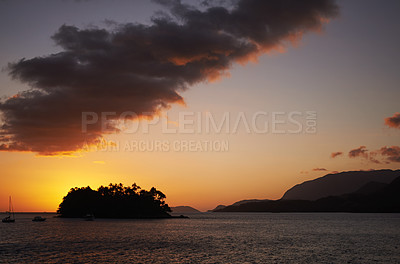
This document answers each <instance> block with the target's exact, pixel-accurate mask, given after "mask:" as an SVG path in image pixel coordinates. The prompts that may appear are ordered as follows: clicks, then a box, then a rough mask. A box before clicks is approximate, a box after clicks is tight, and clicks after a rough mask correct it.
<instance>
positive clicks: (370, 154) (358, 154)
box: [331, 146, 400, 164]
mask: <svg viewBox="0 0 400 264" xmlns="http://www.w3.org/2000/svg"><path fill="white" fill-rule="evenodd" d="M335 153H337V152H333V153H332V154H331V157H333V156H334V154H335ZM348 156H349V158H363V159H366V160H367V161H368V162H372V163H375V164H390V163H392V162H400V147H399V146H391V147H386V146H384V147H382V148H380V149H378V150H374V151H368V150H367V148H366V146H360V147H358V148H356V149H352V150H350V151H349V154H348Z"/></svg>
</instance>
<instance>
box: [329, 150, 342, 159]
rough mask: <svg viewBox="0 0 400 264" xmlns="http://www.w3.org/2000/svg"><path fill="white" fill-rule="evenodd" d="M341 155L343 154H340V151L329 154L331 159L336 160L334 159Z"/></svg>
mask: <svg viewBox="0 0 400 264" xmlns="http://www.w3.org/2000/svg"><path fill="white" fill-rule="evenodd" d="M342 155H343V152H341V151H338V152H332V153H331V158H336V157H339V156H342Z"/></svg>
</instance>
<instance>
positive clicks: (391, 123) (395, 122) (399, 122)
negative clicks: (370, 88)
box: [385, 113, 400, 128]
mask: <svg viewBox="0 0 400 264" xmlns="http://www.w3.org/2000/svg"><path fill="white" fill-rule="evenodd" d="M385 125H387V126H388V127H393V128H400V113H395V114H394V115H393V116H391V117H387V118H385Z"/></svg>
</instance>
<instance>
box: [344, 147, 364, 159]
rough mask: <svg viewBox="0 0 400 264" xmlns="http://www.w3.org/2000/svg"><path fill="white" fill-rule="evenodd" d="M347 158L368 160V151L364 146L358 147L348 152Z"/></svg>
mask: <svg viewBox="0 0 400 264" xmlns="http://www.w3.org/2000/svg"><path fill="white" fill-rule="evenodd" d="M349 157H350V158H357V157H363V158H368V150H367V149H366V146H360V147H359V148H356V149H352V150H350V151H349Z"/></svg>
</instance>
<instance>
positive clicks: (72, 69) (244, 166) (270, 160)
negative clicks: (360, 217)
mask: <svg viewBox="0 0 400 264" xmlns="http://www.w3.org/2000/svg"><path fill="white" fill-rule="evenodd" d="M239 2H240V1H239ZM284 2H285V1H284ZM176 3H177V2H175V4H170V5H168V4H167V5H160V4H157V3H156V2H149V1H145V0H141V1H123V0H119V1H113V2H109V1H98V2H96V3H94V1H72V0H71V1H61V0H60V1H52V2H51V3H50V2H48V1H0V28H1V32H2V34H1V36H0V38H1V39H0V43H1V44H0V63H1V67H2V68H3V69H4V70H3V71H1V72H0V91H1V93H0V96H1V101H0V117H1V121H0V122H1V123H0V124H2V126H1V129H0V150H1V151H0V168H1V174H0V211H6V210H7V209H8V196H10V195H11V196H12V199H13V204H14V208H15V211H17V212H18V211H47V212H54V211H56V210H57V207H58V205H59V203H60V202H61V200H62V198H63V196H65V195H66V194H67V192H68V190H69V189H70V188H72V187H82V186H91V187H92V188H97V187H99V186H100V185H108V184H109V183H120V182H121V183H124V184H125V185H130V184H132V183H137V184H138V185H139V186H141V187H142V188H145V189H149V188H151V187H152V186H154V187H156V188H157V189H159V190H161V191H162V192H164V193H165V194H166V196H167V203H168V204H169V205H170V206H178V205H188V206H192V207H194V208H196V209H199V210H202V211H205V210H208V209H213V208H214V207H215V206H217V205H219V204H224V205H228V204H232V203H234V202H236V201H239V200H243V199H253V198H259V199H278V198H280V197H281V196H282V195H283V193H284V192H285V191H286V190H287V189H288V188H290V187H292V186H293V185H295V184H297V183H300V182H303V181H306V180H310V179H314V178H317V177H320V176H323V175H325V174H327V173H331V172H335V171H349V170H370V169H398V168H399V165H400V147H399V145H400V141H399V136H400V114H399V112H400V107H399V98H400V89H399V83H400V75H399V74H398V73H399V72H400V54H399V52H398V47H399V46H400V34H398V31H399V27H398V22H397V15H398V13H399V11H400V3H399V2H398V1H394V0H393V1H385V4H383V3H382V2H380V1H378V0H368V1H361V0H359V1H320V2H318V1H316V2H313V1H310V2H309V3H308V4H307V5H304V6H303V7H302V8H300V7H298V6H293V5H290V1H288V3H289V4H287V5H285V6H284V7H285V8H287V10H288V11H287V12H289V13H290V12H292V13H290V14H292V15H291V16H290V17H284V16H283V15H280V14H279V13H277V11H276V10H279V8H278V7H279V5H280V4H277V3H275V1H272V2H270V3H269V4H265V3H264V4H262V5H261V6H260V7H257V8H254V7H251V6H246V5H245V4H243V5H239V4H238V5H237V6H235V5H233V6H224V7H223V8H224V10H227V11H226V13H224V12H222V13H218V12H219V11H218V12H217V11H216V10H217V9H212V7H211V6H204V5H203V6H202V5H200V4H199V3H200V1H183V3H184V4H176ZM225 4H226V3H225ZM264 5H265V6H264ZM274 5H277V6H274ZM221 8H222V7H221ZM263 8H265V10H264V9H263ZM275 8H276V9H275ZM160 10H162V11H163V12H166V13H170V19H172V20H168V19H167V18H165V17H158V18H157V19H155V18H154V17H155V14H159V13H157V11H160ZM177 10H178V11H177ZM179 10H180V11H179ZM218 10H222V9H218ZM258 10H263V12H262V13H260V12H259V11H258ZM213 12H216V13H215V14H217V15H215V14H214V13H213ZM268 12H271V13H268ZM237 14H241V15H242V16H246V15H248V16H249V17H255V19H254V21H253V22H254V23H255V24H246V23H250V22H248V21H247V20H246V21H247V22H246V21H245V20H244V21H241V20H240V19H239V18H240V16H237ZM221 16H224V21H231V22H229V23H228V24H227V25H224V24H223V22H221V21H222V20H221V21H219V20H218V18H219V17H221ZM152 17H153V19H151V18H152ZM215 17H217V18H215ZM264 17H268V19H265V21H264V20H263V18H264ZM211 18H212V19H216V21H217V22H220V23H216V22H215V23H214V24H213V25H210V23H208V22H207V21H210V19H211ZM229 19H231V20H229ZM166 21H169V22H168V23H170V24H168V23H167V22H166ZM263 23H265V24H263ZM258 24H260V25H261V26H260V28H261V29H260V28H259V27H258V26H257V25H258ZM167 25H168V26H167ZM214 25H218V26H220V27H221V28H218V26H214ZM239 28H240V30H239ZM266 28H268V29H266ZM250 29H252V30H251V32H250ZM258 30H259V31H258ZM221 32H222V33H221ZM271 32H272V33H271ZM22 58H25V60H21V59H22ZM124 111H133V112H137V113H138V116H139V120H137V119H135V120H133V121H132V120H130V121H129V122H127V123H128V124H129V125H132V124H135V123H136V124H138V125H139V129H138V131H135V132H132V131H131V132H129V131H128V132H127V131H126V127H125V130H124V127H123V126H122V127H121V123H119V124H117V121H122V120H121V119H118V117H119V116H120V114H121V113H123V112H124ZM308 111H311V112H312V113H315V115H316V117H315V118H314V119H313V120H315V122H316V123H315V124H316V126H315V128H316V130H315V131H312V132H310V131H307V130H306V128H307V126H308V125H307V113H308ZM82 112H94V113H97V114H98V115H100V113H101V112H115V115H114V116H111V118H110V119H112V121H114V122H111V123H108V124H107V127H108V128H110V129H111V131H104V129H103V130H102V129H101V127H100V125H101V124H100V122H97V123H94V124H89V125H87V128H88V131H87V132H86V133H84V132H83V131H82V115H81V114H82ZM144 112H146V113H147V114H143V113H144ZM260 112H262V113H263V114H262V115H259V119H257V122H256V127H257V128H260V127H263V126H265V124H268V131H264V132H260V131H258V132H257V131H254V126H252V124H251V122H252V117H254V115H255V114H256V113H260ZM294 112H295V113H297V114H296V115H294V117H293V118H294V121H296V122H297V123H296V122H293V121H291V120H290V119H289V116H290V113H294ZM182 113H188V114H187V116H186V119H185V120H186V121H187V120H189V121H188V123H186V124H183V123H184V121H183V120H182V119H181V120H180V119H179V118H180V115H182ZM192 113H194V114H192ZM207 113H210V114H211V115H212V116H213V117H214V118H215V120H216V121H221V120H222V119H223V116H224V114H226V113H229V115H230V118H231V119H230V124H229V126H228V127H229V129H228V130H229V131H226V130H224V129H223V130H222V131H221V132H218V131H210V132H209V133H207V131H206V122H207V121H205V118H206V115H207ZM242 114H243V116H245V119H246V121H248V123H249V124H250V131H249V130H248V129H247V127H246V124H245V123H244V122H245V121H243V119H242V121H239V122H238V125H237V127H236V129H234V127H235V122H237V120H238V117H239V116H240V115H242ZM199 117H200V119H199ZM154 118H156V119H159V122H157V123H156V122H155V119H154ZM274 120H275V121H276V120H278V122H279V121H281V122H282V123H277V124H276V127H275V130H274V128H273V122H274ZM191 121H193V123H191ZM132 122H133V123H132ZM127 123H125V125H127ZM299 124H300V125H301V129H298V128H299ZM166 126H167V127H168V129H172V130H173V129H176V132H168V133H166V132H165V127H166ZM199 126H200V129H199V130H198V127H199ZM144 127H148V131H145V130H146V129H143V128H144ZM117 128H120V130H118V129H117ZM182 128H187V129H188V131H182V130H180V129H182ZM296 129H298V130H299V131H296V132H293V131H294V130H296ZM277 130H279V131H283V132H279V131H277ZM291 131H292V132H291ZM99 141H101V142H105V141H106V142H113V144H114V145H115V144H116V145H117V146H118V147H119V148H118V149H117V148H115V147H114V148H113V147H112V146H113V144H110V146H109V148H106V149H96V148H95V146H96V144H97V143H98V142H99ZM189 141H191V142H197V143H199V142H205V141H206V142H225V143H226V144H228V149H225V150H224V151H218V150H210V149H208V150H204V149H203V150H199V149H196V150H195V149H182V148H174V147H173V146H174V145H173V144H184V143H182V142H189ZM134 142H136V143H138V142H144V143H142V144H147V145H146V146H147V148H146V147H145V148H144V149H135V148H127V147H126V146H127V144H128V145H129V144H134ZM154 142H164V144H167V145H168V146H169V149H168V150H165V149H164V151H163V150H160V149H152V148H151V144H154ZM175 142H178V143H175ZM86 147H89V149H87V148H86ZM333 153H336V154H333Z"/></svg>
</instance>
